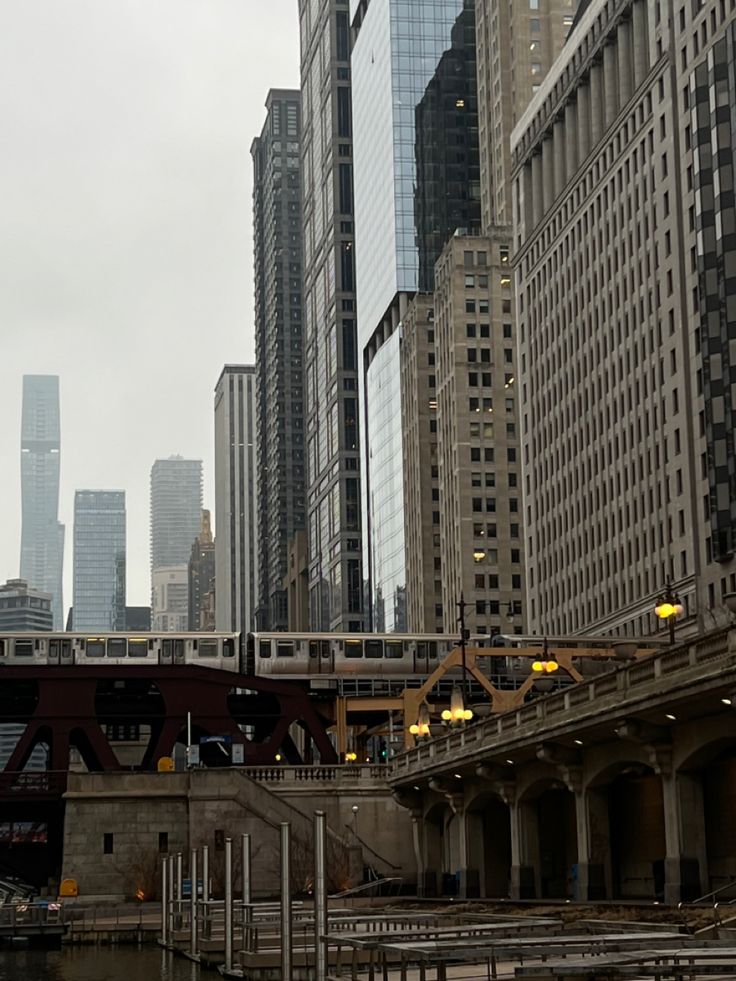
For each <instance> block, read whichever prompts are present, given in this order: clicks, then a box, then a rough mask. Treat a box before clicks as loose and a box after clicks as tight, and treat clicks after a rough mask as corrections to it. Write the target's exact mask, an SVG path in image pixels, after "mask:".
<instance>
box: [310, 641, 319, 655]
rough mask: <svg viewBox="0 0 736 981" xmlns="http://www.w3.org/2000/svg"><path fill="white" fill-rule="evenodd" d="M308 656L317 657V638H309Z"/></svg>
mask: <svg viewBox="0 0 736 981" xmlns="http://www.w3.org/2000/svg"><path fill="white" fill-rule="evenodd" d="M309 656H310V657H319V641H318V640H310V641H309Z"/></svg>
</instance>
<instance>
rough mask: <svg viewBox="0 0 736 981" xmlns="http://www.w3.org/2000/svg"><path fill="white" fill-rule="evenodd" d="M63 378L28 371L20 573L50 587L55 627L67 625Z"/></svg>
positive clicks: (37, 584) (39, 585)
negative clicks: (62, 493)
mask: <svg viewBox="0 0 736 981" xmlns="http://www.w3.org/2000/svg"><path fill="white" fill-rule="evenodd" d="M60 449H61V443H60V426H59V378H58V376H57V375H24V376H23V416H22V421H21V451H20V478H21V500H22V530H21V544H20V578H21V579H24V580H25V581H26V582H27V583H28V584H29V585H30V586H33V587H35V588H36V589H40V590H41V591H42V592H44V593H50V594H51V596H52V600H51V612H52V614H53V629H54V630H63V618H64V609H63V607H64V604H63V596H62V570H63V563H64V526H63V525H62V524H60V523H59V518H58V514H59V465H60V457H61V453H60Z"/></svg>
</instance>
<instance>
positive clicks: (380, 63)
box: [351, 0, 480, 631]
mask: <svg viewBox="0 0 736 981" xmlns="http://www.w3.org/2000/svg"><path fill="white" fill-rule="evenodd" d="M474 6H475V4H474V0H416V2H413V3H412V4H407V3H403V2H401V0H386V2H383V3H376V2H373V3H366V2H364V0H360V2H359V0H353V2H352V3H351V13H352V14H353V33H354V36H355V42H354V45H353V53H352V59H351V73H352V86H353V88H352V93H353V118H354V124H355V129H354V131H355V136H354V141H353V148H354V160H355V166H354V171H355V231H356V272H357V298H358V347H359V352H360V354H359V358H360V365H361V370H360V383H361V412H362V414H363V415H362V420H363V426H362V429H361V431H362V434H363V444H362V450H363V460H364V470H363V478H362V485H363V499H364V515H365V520H364V522H363V542H364V554H365V556H366V559H367V561H366V562H364V572H366V573H367V575H368V579H369V581H370V590H371V601H370V609H369V611H368V612H369V615H370V616H369V619H370V626H371V627H372V628H373V629H376V630H388V631H403V630H406V628H407V616H406V563H405V552H404V549H405V528H404V487H403V456H402V423H401V418H402V417H401V379H400V349H401V325H402V319H403V317H404V315H405V313H406V309H407V305H408V303H409V300H410V299H411V297H412V296H413V295H414V293H416V291H417V289H418V287H419V275H420V254H421V257H422V268H423V269H424V274H425V278H426V279H429V278H431V270H432V268H433V266H434V262H435V260H436V259H437V255H438V254H439V252H440V250H441V248H442V245H443V243H444V242H445V241H446V240H447V239H448V238H449V236H450V235H451V234H452V233H453V232H454V231H455V229H456V227H457V225H456V224H455V223H456V222H457V221H458V218H459V217H460V216H461V217H460V220H461V221H462V227H464V228H467V229H468V230H471V231H472V230H473V228H472V225H473V222H475V223H476V225H477V223H478V222H479V207H478V201H479V196H480V189H479V187H478V186H477V182H476V183H473V181H472V180H471V179H470V175H471V173H473V172H474V166H473V165H472V155H473V154H476V153H477V139H478V136H477V112H475V87H474V79H473V73H472V70H470V68H469V66H470V63H471V61H472V58H473V53H472V50H470V49H471V48H472V45H473V41H474V32H473V28H472V22H473V17H474V14H473V10H474ZM463 47H467V50H466V51H464V52H463V51H462V50H461V49H462V48H463ZM454 49H457V50H454ZM456 68H459V69H460V78H459V79H458V77H457V76H455V69H456ZM452 93H454V99H453V101H452V102H450V101H449V100H450V98H451V94H452ZM417 123H419V127H420V129H419V131H417ZM460 133H462V134H463V140H462V143H459V142H458V140H459V135H460ZM437 141H440V143H439V145H438V143H437ZM443 141H444V143H446V144H447V145H446V146H445V145H443ZM460 152H461V153H462V154H464V155H465V156H466V160H465V161H459V160H458V153H460ZM450 163H451V167H450ZM418 164H419V170H418ZM458 164H460V166H459V167H458ZM448 167H450V169H449V170H448ZM443 169H444V172H440V171H443ZM460 173H462V174H463V176H462V178H460V179H458V175H459V174H460ZM420 177H421V179H422V180H423V181H428V182H430V183H429V186H428V189H427V191H426V193H425V190H424V189H423V188H419V187H417V183H418V181H419V179H420ZM435 192H436V195H437V196H438V199H437V200H434V194H435ZM448 194H449V195H453V198H452V199H448V198H447V195H448ZM442 196H444V200H439V197H442ZM473 198H474V199H475V200H471V199H473ZM471 205H472V207H471ZM442 223H445V224H444V227H443V224H442ZM420 246H421V252H420ZM435 248H436V254H432V253H433V251H434V249H435ZM425 285H426V286H427V288H428V289H432V287H433V284H432V283H431V282H427V283H426V284H425Z"/></svg>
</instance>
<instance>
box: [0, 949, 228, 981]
mask: <svg viewBox="0 0 736 981" xmlns="http://www.w3.org/2000/svg"><path fill="white" fill-rule="evenodd" d="M219 977H220V975H219V974H218V973H217V972H213V971H200V969H199V968H198V967H197V965H196V964H192V963H191V962H190V961H187V960H184V959H183V958H179V957H176V958H174V957H172V955H171V954H170V953H168V952H167V951H165V950H159V949H157V948H154V947H145V948H142V949H138V948H137V947H64V948H63V949H62V950H51V951H48V950H14V951H8V950H0V981H216V979H218V978H219Z"/></svg>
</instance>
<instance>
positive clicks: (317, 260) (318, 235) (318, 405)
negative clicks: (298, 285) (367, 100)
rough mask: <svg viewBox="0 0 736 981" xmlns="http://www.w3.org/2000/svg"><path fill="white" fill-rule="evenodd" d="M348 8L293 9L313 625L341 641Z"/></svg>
mask: <svg viewBox="0 0 736 981" xmlns="http://www.w3.org/2000/svg"><path fill="white" fill-rule="evenodd" d="M347 6H348V5H347V2H346V0H319V2H317V3H314V2H311V0H300V2H299V19H300V26H301V31H300V36H301V79H302V139H301V144H302V181H303V187H302V215H303V222H304V359H305V371H306V390H305V405H304V411H305V415H306V424H307V434H306V438H307V477H308V487H307V520H308V531H309V538H308V542H309V562H308V578H309V605H310V624H311V627H312V629H313V630H344V631H350V630H358V629H360V627H361V626H362V622H363V621H362V598H363V584H362V572H361V563H362V555H361V529H360V475H359V451H358V438H359V436H358V429H359V426H358V358H357V339H356V323H355V263H354V252H355V249H354V242H355V230H354V225H353V158H352V153H353V130H352V117H351V106H350V20H349V15H348V9H347Z"/></svg>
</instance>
